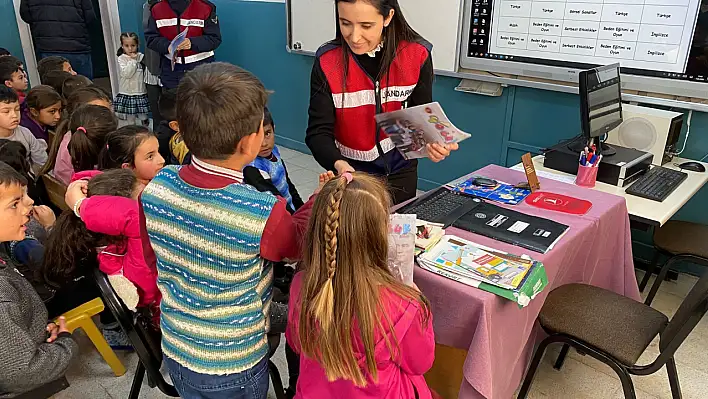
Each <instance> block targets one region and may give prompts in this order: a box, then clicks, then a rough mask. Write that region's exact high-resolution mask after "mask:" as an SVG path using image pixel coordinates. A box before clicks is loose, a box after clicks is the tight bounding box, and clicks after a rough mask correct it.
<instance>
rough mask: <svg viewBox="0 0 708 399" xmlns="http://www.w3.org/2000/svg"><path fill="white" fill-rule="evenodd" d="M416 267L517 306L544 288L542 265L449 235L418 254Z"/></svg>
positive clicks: (525, 303) (524, 304)
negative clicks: (497, 296) (499, 297)
mask: <svg viewBox="0 0 708 399" xmlns="http://www.w3.org/2000/svg"><path fill="white" fill-rule="evenodd" d="M418 265H419V266H420V267H421V268H423V269H425V270H428V271H430V272H432V273H435V274H438V275H441V276H443V277H446V278H449V279H452V280H455V281H458V282H460V283H462V284H466V285H469V286H472V287H476V288H479V289H482V290H484V291H488V292H491V293H493V294H495V295H499V296H501V297H503V298H506V299H509V300H511V301H514V302H516V303H517V304H518V305H519V307H524V306H526V305H528V303H529V302H530V301H531V299H533V298H534V297H535V296H536V295H537V294H538V293H539V292H541V291H542V290H543V289H544V288H545V287H546V286H547V285H548V277H547V276H546V272H545V269H544V268H543V264H542V263H540V262H536V261H534V260H533V259H531V258H529V257H528V256H523V257H519V256H516V255H511V254H508V253H505V252H501V251H497V250H495V249H492V248H488V247H485V246H482V245H479V244H476V243H473V242H471V241H467V240H464V239H462V238H459V237H456V236H450V235H448V236H445V237H443V238H442V240H440V242H439V243H438V244H437V245H435V246H434V247H433V248H431V249H430V250H429V251H428V252H425V253H423V254H422V255H420V256H419V257H418Z"/></svg>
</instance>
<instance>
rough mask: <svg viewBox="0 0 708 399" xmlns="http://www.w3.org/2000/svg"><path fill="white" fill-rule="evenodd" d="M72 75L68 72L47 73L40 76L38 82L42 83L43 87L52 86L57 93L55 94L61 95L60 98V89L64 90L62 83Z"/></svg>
mask: <svg viewBox="0 0 708 399" xmlns="http://www.w3.org/2000/svg"><path fill="white" fill-rule="evenodd" d="M72 76H73V75H72V74H70V73H69V72H64V71H61V70H60V71H49V72H47V73H45V74H44V75H42V77H41V78H40V80H41V81H42V84H43V85H48V86H52V88H54V90H56V91H57V93H59V94H61V95H62V96H63V95H64V93H63V92H62V89H63V88H64V82H65V81H66V80H67V79H69V78H70V77H72Z"/></svg>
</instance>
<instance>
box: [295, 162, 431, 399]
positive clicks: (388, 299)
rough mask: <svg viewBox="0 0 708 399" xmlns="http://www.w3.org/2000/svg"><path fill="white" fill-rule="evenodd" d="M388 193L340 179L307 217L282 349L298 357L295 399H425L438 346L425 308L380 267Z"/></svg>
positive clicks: (373, 183) (362, 178) (368, 181)
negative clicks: (286, 345) (426, 375)
mask: <svg viewBox="0 0 708 399" xmlns="http://www.w3.org/2000/svg"><path fill="white" fill-rule="evenodd" d="M390 203H391V199H390V196H389V193H388V190H387V189H386V187H385V186H384V185H383V184H382V183H381V182H380V181H379V180H378V179H376V178H375V177H372V176H369V175H367V174H359V173H353V174H350V173H344V174H343V175H342V176H341V177H339V178H336V179H332V180H331V181H330V182H329V183H327V184H326V185H325V186H324V188H323V189H322V191H321V192H320V194H319V196H318V197H317V200H316V201H315V204H314V207H313V209H312V216H311V219H310V227H309V232H308V234H307V244H306V246H305V248H306V250H305V252H304V253H303V263H302V264H303V267H304V269H305V270H304V271H302V272H300V273H298V274H297V275H296V276H295V279H294V280H293V284H292V287H291V288H290V310H289V315H288V329H287V333H286V336H287V339H288V343H289V344H290V345H291V346H292V347H293V348H294V349H295V351H296V352H298V353H299V354H300V377H299V380H298V382H297V388H296V395H295V398H333V397H341V398H348V399H357V398H390V399H393V398H396V399H399V398H404V399H407V398H410V399H413V398H420V399H430V398H431V397H432V394H431V391H430V389H429V388H428V386H427V384H426V382H425V379H424V378H423V374H424V373H425V372H426V371H428V369H430V367H431V366H432V364H433V359H434V353H435V337H434V334H433V327H432V316H431V314H430V307H429V305H428V302H427V300H426V299H425V298H424V297H423V295H422V294H421V293H420V292H419V291H418V290H417V288H415V287H409V286H406V285H404V284H403V283H402V282H400V281H398V280H396V278H394V277H393V275H392V274H391V273H390V271H389V270H388V267H387V251H388V214H389V204H390Z"/></svg>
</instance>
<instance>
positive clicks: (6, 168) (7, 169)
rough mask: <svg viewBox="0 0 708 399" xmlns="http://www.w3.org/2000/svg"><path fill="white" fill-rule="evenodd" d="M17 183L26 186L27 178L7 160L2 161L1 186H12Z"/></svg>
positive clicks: (0, 169)
mask: <svg viewBox="0 0 708 399" xmlns="http://www.w3.org/2000/svg"><path fill="white" fill-rule="evenodd" d="M15 184H19V185H20V186H22V187H24V186H26V185H27V179H25V178H24V177H22V175H21V174H20V172H18V171H16V170H15V169H14V168H13V167H12V166H10V165H8V164H6V163H5V162H0V186H11V185H15Z"/></svg>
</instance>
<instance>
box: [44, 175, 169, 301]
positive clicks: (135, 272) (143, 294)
mask: <svg viewBox="0 0 708 399" xmlns="http://www.w3.org/2000/svg"><path fill="white" fill-rule="evenodd" d="M86 179H88V182H86ZM72 180H74V182H73V183H72V184H71V185H70V186H69V188H68V189H67V194H66V200H67V204H68V205H70V206H71V207H72V208H73V209H72V210H69V211H65V212H64V213H62V215H61V216H60V217H59V219H58V220H57V223H56V228H57V229H59V230H57V231H61V232H62V236H63V237H62V238H61V239H57V240H54V242H50V243H49V244H48V246H47V250H46V253H45V264H47V265H52V266H51V267H52V273H53V274H55V275H61V276H66V277H71V276H74V275H77V274H85V273H86V271H85V270H78V268H80V267H84V268H85V267H91V265H92V264H95V263H93V262H92V261H91V260H92V259H96V260H97V263H98V267H99V269H101V271H103V272H104V273H106V274H107V275H108V276H109V278H111V277H112V276H116V277H121V276H122V277H124V278H125V279H127V281H123V282H122V283H120V282H119V283H115V280H123V279H122V278H119V279H111V282H112V284H113V285H114V288H115V289H116V291H117V292H118V294H119V295H120V296H121V298H122V299H123V300H124V302H126V305H127V306H128V307H129V308H134V307H136V306H137V307H150V308H156V306H157V305H158V304H159V301H160V292H159V291H158V289H157V270H156V269H154V268H151V267H149V266H148V265H147V263H146V262H145V258H144V256H143V247H142V242H141V240H140V220H139V207H138V201H137V198H138V195H139V194H140V191H141V188H142V186H141V185H140V184H139V182H138V180H137V178H136V177H135V174H134V173H133V171H131V170H129V169H113V170H108V171H105V172H99V171H86V172H80V173H77V174H75V175H74V177H73V178H72ZM84 191H85V192H86V193H85V194H84ZM127 282H130V283H132V284H125V283H127ZM126 285H127V287H126ZM133 286H134V287H133ZM126 288H127V290H126ZM131 290H132V293H131Z"/></svg>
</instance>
